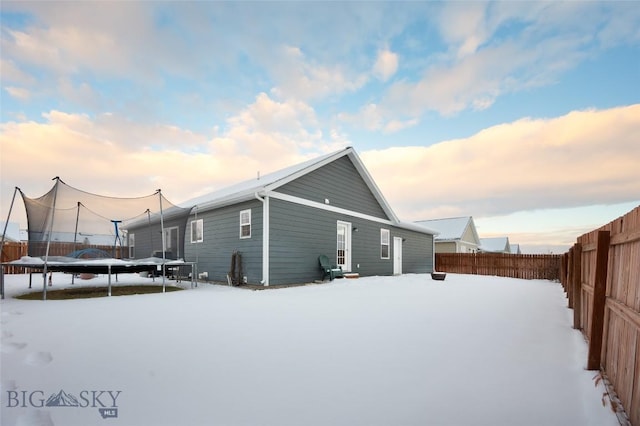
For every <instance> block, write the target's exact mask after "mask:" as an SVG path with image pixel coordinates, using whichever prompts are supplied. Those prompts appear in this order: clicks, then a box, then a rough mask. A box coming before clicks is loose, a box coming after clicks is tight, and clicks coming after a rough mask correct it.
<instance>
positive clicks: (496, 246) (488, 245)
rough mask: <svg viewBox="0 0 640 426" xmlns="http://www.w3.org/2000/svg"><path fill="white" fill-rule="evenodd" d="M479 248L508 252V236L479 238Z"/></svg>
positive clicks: (495, 251)
mask: <svg viewBox="0 0 640 426" xmlns="http://www.w3.org/2000/svg"><path fill="white" fill-rule="evenodd" d="M480 249H481V250H482V251H487V252H494V253H510V252H511V250H510V248H509V237H493V238H480Z"/></svg>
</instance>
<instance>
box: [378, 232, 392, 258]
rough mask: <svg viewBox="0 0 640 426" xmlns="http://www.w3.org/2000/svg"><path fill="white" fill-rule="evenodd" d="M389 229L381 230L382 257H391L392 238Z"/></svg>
mask: <svg viewBox="0 0 640 426" xmlns="http://www.w3.org/2000/svg"><path fill="white" fill-rule="evenodd" d="M390 235H391V234H390V232H389V230H388V229H381V230H380V258H382V259H389V241H390V239H391V236H390Z"/></svg>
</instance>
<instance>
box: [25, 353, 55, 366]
mask: <svg viewBox="0 0 640 426" xmlns="http://www.w3.org/2000/svg"><path fill="white" fill-rule="evenodd" d="M51 361H53V357H52V356H51V353H50V352H32V353H30V354H29V355H27V357H26V358H25V360H24V363H25V364H27V365H32V366H34V367H42V366H44V365H47V364H49V363H50V362H51Z"/></svg>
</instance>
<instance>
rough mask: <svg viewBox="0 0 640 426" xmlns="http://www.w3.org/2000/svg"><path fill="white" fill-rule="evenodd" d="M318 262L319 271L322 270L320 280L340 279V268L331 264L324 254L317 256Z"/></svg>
mask: <svg viewBox="0 0 640 426" xmlns="http://www.w3.org/2000/svg"><path fill="white" fill-rule="evenodd" d="M318 262H319V263H320V269H322V280H323V281H324V279H325V278H326V277H327V276H328V277H329V280H330V281H333V279H334V278H336V277H340V278H342V277H343V275H342V267H341V266H337V265H335V264H332V263H331V262H330V261H329V258H328V257H327V256H325V255H324V254H321V255H320V256H318Z"/></svg>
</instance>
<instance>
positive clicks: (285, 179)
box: [182, 147, 435, 234]
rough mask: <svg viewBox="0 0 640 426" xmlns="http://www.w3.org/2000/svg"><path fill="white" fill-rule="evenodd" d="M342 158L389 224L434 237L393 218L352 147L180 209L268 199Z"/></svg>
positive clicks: (270, 174)
mask: <svg viewBox="0 0 640 426" xmlns="http://www.w3.org/2000/svg"><path fill="white" fill-rule="evenodd" d="M345 156H346V157H348V158H349V159H350V160H351V162H352V163H353V165H354V166H355V168H356V170H357V171H358V173H359V174H360V176H361V177H362V179H363V180H364V182H365V184H366V185H367V187H368V188H369V190H370V191H371V193H372V194H373V196H374V197H375V198H376V200H377V201H378V203H379V204H380V207H381V208H382V209H383V211H384V212H385V214H386V215H387V217H389V219H390V220H391V222H393V223H394V224H396V225H398V226H401V227H404V228H407V229H412V230H415V231H419V232H423V233H429V234H435V232H433V231H432V230H431V229H427V228H426V227H419V226H416V225H415V224H412V223H409V222H403V221H400V220H399V219H398V217H397V216H396V214H395V213H394V212H393V210H392V209H391V206H390V205H389V203H388V202H387V200H386V199H385V198H384V196H383V195H382V192H380V189H379V188H378V186H377V185H376V183H375V182H374V181H373V178H372V177H371V175H370V174H369V172H368V171H367V169H366V168H365V166H364V164H363V163H362V160H360V157H359V156H358V155H357V154H356V152H355V151H354V149H353V148H352V147H348V148H345V149H342V150H340V151H336V152H333V153H330V154H326V155H323V156H320V157H317V158H313V159H311V160H308V161H305V162H302V163H300V164H297V165H294V166H291V167H287V168H284V169H281V170H278V171H276V172H273V173H269V174H266V175H264V176H260V177H258V178H256V179H251V180H247V181H244V182H241V183H238V184H235V185H231V186H229V187H226V188H223V189H220V190H219V191H215V192H212V193H209V194H206V195H203V196H200V197H197V198H194V199H191V200H189V201H187V202H185V203H182V206H197V209H198V210H200V211H202V210H210V209H215V208H220V207H224V206H227V205H231V204H236V203H239V202H243V201H248V200H250V199H253V198H256V197H257V196H261V197H263V196H266V195H268V194H269V192H270V191H275V190H276V189H278V188H279V187H281V186H283V185H286V184H287V183H289V182H291V181H293V180H295V179H298V178H299V177H301V176H304V175H306V174H308V173H311V172H313V171H314V170H317V169H319V168H320V167H323V166H325V165H327V164H329V163H331V162H333V161H336V160H338V159H339V158H342V157H345Z"/></svg>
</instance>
